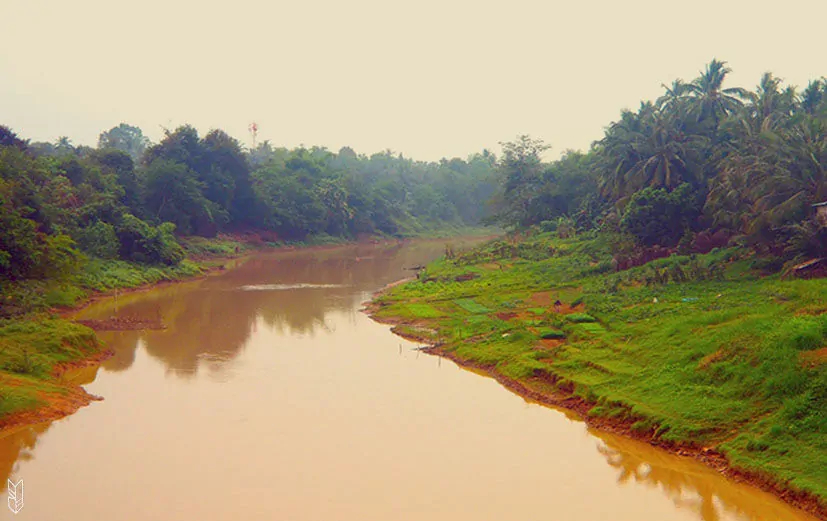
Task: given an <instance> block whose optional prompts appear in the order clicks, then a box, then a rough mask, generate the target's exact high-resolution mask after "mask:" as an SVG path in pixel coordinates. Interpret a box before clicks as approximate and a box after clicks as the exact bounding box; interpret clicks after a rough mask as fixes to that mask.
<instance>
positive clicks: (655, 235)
mask: <svg viewBox="0 0 827 521" xmlns="http://www.w3.org/2000/svg"><path fill="white" fill-rule="evenodd" d="M698 214H699V212H698V208H697V204H696V203H695V194H693V192H692V188H691V187H690V186H689V185H688V184H682V185H680V186H679V187H677V188H676V189H675V190H672V191H671V192H668V191H666V190H665V189H663V188H652V187H649V188H645V189H643V190H641V191H639V192H637V193H635V194H634V195H633V196H632V197H631V199H630V200H629V203H628V204H627V205H626V208H625V210H624V212H623V217H622V219H621V220H620V228H621V230H622V231H624V232H626V233H629V234H631V235H633V236H634V237H636V238H637V239H638V240H639V241H640V242H641V243H642V244H644V245H647V246H652V245H655V244H660V245H664V246H673V245H675V244H677V242H678V240H679V239H680V238H681V236H683V235H684V234H685V233H686V232H688V231H689V230H690V229H691V226H692V224H693V223H694V222H695V220H696V219H697V217H698Z"/></svg>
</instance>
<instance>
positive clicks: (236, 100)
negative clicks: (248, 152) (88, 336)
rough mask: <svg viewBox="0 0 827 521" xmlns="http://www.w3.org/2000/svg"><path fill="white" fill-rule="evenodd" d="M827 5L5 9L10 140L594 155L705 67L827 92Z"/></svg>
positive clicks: (50, 5)
mask: <svg viewBox="0 0 827 521" xmlns="http://www.w3.org/2000/svg"><path fill="white" fill-rule="evenodd" d="M825 19H827V2H825V1H823V0H804V1H798V2H795V3H789V4H788V3H779V2H773V3H766V4H764V3H761V2H755V1H749V2H746V1H734V0H730V1H721V0H717V1H708V0H695V1H692V2H680V3H678V2H665V1H663V0H658V1H644V0H624V1H614V0H612V1H584V0H580V1H572V0H568V1H566V2H558V1H552V0H547V1H527V0H509V1H499V2H487V1H484V0H483V1H481V0H473V1H465V0H436V1H434V0H417V1H406V2H399V1H394V0H382V1H374V0H301V1H298V0H292V1H279V0H232V1H227V0H222V1H214V0H198V1H190V0H142V1H140V2H135V1H132V2H124V1H119V0H71V1H70V0H0V41H2V43H3V48H2V50H0V124H5V125H8V126H10V127H12V129H13V130H15V131H16V132H17V133H18V134H20V135H21V136H22V137H24V138H29V139H31V140H33V141H54V140H55V139H56V138H57V137H59V136H63V135H65V136H69V137H70V138H71V139H72V141H73V142H74V143H75V144H85V145H95V144H96V142H97V137H98V135H99V134H100V132H101V131H103V130H106V129H108V128H111V127H113V126H116V125H117V124H119V123H121V122H126V123H129V124H132V125H137V126H139V127H141V128H142V129H143V131H144V133H145V134H146V135H148V136H149V137H150V138H151V139H153V140H158V139H160V137H161V136H162V135H163V128H174V127H176V126H178V125H182V124H185V123H189V124H192V125H194V126H195V127H196V128H197V129H198V130H199V131H200V132H204V133H205V132H207V131H209V130H210V129H212V128H221V129H223V130H225V131H227V132H228V133H229V134H231V135H233V136H234V137H236V138H238V139H239V140H240V141H242V142H243V143H244V144H245V145H248V146H249V145H250V144H251V135H250V133H249V131H248V128H249V125H250V123H252V122H256V123H257V124H258V127H259V137H258V140H259V141H262V140H270V141H271V142H272V143H273V144H274V145H277V146H288V147H292V146H297V145H300V144H303V145H306V146H311V145H318V146H325V147H327V148H329V149H331V150H338V149H339V148H340V147H342V146H350V147H352V148H353V149H355V150H356V151H357V152H359V153H366V154H370V153H374V152H379V151H382V150H386V149H390V150H393V151H394V152H397V153H403V154H404V155H405V156H408V157H413V158H416V159H422V160H437V159H439V158H442V157H455V156H458V157H466V156H467V155H469V154H471V153H475V152H479V151H481V150H482V149H484V148H488V149H489V150H493V151H499V150H500V146H499V143H500V142H503V141H509V140H512V139H514V138H515V137H516V136H517V135H519V134H529V135H531V136H533V137H535V138H540V139H543V140H545V141H546V142H547V143H549V144H550V145H551V146H552V147H553V149H552V150H553V152H552V154H559V153H561V152H563V151H564V150H566V149H585V148H588V147H589V146H590V144H591V143H592V141H594V140H596V139H600V137H601V136H602V132H603V129H604V127H605V126H606V125H608V124H609V123H610V122H611V121H614V120H616V119H617V118H618V116H619V114H620V111H621V109H623V108H635V107H637V106H638V104H639V102H640V100H642V99H654V98H657V97H658V96H659V95H660V94H661V93H662V87H661V84H662V83H667V84H668V83H671V81H672V80H674V79H676V78H683V79H687V80H691V79H693V78H695V77H696V76H697V75H698V72H699V71H700V70H701V69H702V68H703V67H704V66H705V64H706V63H708V62H709V61H710V60H711V59H712V58H718V59H722V60H725V61H727V62H728V63H729V66H730V67H731V68H732V69H733V72H732V74H731V76H730V80H729V83H728V85H729V86H743V87H753V86H755V85H756V84H757V83H758V81H759V78H760V76H761V74H762V73H763V72H765V71H772V72H773V73H775V74H776V75H777V76H778V77H780V78H783V79H784V80H785V81H786V82H787V83H790V84H794V85H799V86H802V87H803V86H805V85H806V84H807V82H808V81H809V80H811V79H815V78H819V77H821V76H825V75H827V53H825V52H824V42H825V39H824V27H823V26H824V20H825Z"/></svg>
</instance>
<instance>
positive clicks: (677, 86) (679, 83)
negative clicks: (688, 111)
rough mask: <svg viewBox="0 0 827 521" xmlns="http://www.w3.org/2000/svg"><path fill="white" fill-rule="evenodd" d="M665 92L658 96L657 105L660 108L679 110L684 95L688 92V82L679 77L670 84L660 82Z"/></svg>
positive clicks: (684, 98) (684, 97)
mask: <svg viewBox="0 0 827 521" xmlns="http://www.w3.org/2000/svg"><path fill="white" fill-rule="evenodd" d="M661 87H663V88H664V89H665V90H666V92H665V93H664V95H663V96H661V97H660V98H658V101H657V106H658V108H659V109H661V110H670V111H675V110H680V107H681V105H682V103H683V102H684V101H685V100H686V95H687V94H689V92H690V86H689V84H688V83H686V82H685V81H683V80H681V79H677V80H675V81H673V82H672V84H671V85H666V84H663V83H662V84H661Z"/></svg>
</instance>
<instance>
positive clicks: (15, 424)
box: [0, 236, 493, 438]
mask: <svg viewBox="0 0 827 521" xmlns="http://www.w3.org/2000/svg"><path fill="white" fill-rule="evenodd" d="M492 237H493V236H492ZM433 240H437V239H433ZM404 242H407V240H381V241H380V240H365V241H359V242H349V243H342V244H329V245H327V244H323V245H317V246H301V247H298V246H273V247H263V248H262V247H257V248H256V249H254V250H252V251H248V252H245V253H242V254H239V255H234V256H209V255H207V256H204V255H202V256H201V257H199V259H198V260H199V261H200V262H202V264H201V268H202V269H203V270H204V272H203V273H202V274H199V275H194V276H192V277H183V278H180V279H175V280H160V281H157V282H152V283H149V284H142V285H140V286H135V287H131V288H119V289H113V290H107V291H92V292H90V293H89V295H87V296H86V297H85V298H84V299H83V300H81V301H80V302H78V303H77V304H75V305H74V306H68V307H61V308H54V309H52V310H51V311H52V312H53V313H56V314H57V315H58V316H60V317H61V318H65V319H68V320H73V319H74V318H75V316H76V315H77V314H78V313H79V312H81V311H83V310H84V309H86V308H88V307H89V306H91V305H92V304H96V303H99V302H101V301H107V300H114V299H118V298H119V297H123V296H125V295H132V294H138V293H146V292H149V291H153V290H158V289H161V288H164V287H167V286H172V285H178V284H183V283H189V282H195V281H199V280H203V279H205V278H207V277H210V276H214V275H219V274H221V273H223V272H224V271H226V270H227V269H234V268H237V267H238V266H240V265H241V264H242V263H243V262H244V261H246V260H247V259H248V258H250V257H252V256H254V255H260V254H266V253H270V252H291V251H301V252H314V251H327V250H335V249H338V248H345V247H348V246H353V245H357V244H361V245H365V244H374V245H389V244H403V243H404ZM203 263H206V264H203ZM229 263H232V264H231V265H230V266H227V264H229ZM73 321H74V322H76V323H78V324H81V325H84V326H86V327H88V328H90V329H92V330H93V331H95V332H100V331H129V330H136V331H146V330H152V329H164V328H165V326H164V325H163V323H162V322H161V321H160V319H158V320H153V319H137V318H136V319H135V320H131V319H130V317H127V318H126V319H124V317H111V318H104V319H94V320H83V319H77V320H73ZM113 354H114V351H112V350H111V349H108V348H104V349H102V350H101V351H98V352H96V353H94V354H92V355H89V356H87V357H84V358H81V359H78V360H73V361H71V362H64V363H61V364H58V365H56V366H55V368H54V369H53V371H52V376H53V378H55V379H56V380H58V382H60V383H63V386H62V388H61V389H60V390H56V391H55V392H39V393H38V398H39V399H40V400H41V402H42V405H40V406H39V407H37V408H34V409H29V410H23V411H18V412H15V413H12V414H8V415H6V416H3V417H0V438H3V437H6V436H9V435H11V434H13V433H14V432H15V431H18V430H20V429H22V428H25V427H29V426H32V425H36V424H41V423H49V422H52V421H55V420H59V419H61V418H64V417H66V416H69V415H71V414H74V413H75V412H77V411H78V409H80V408H81V407H85V406H87V405H89V404H91V403H92V402H96V401H102V400H103V399H104V398H103V397H102V396H97V395H94V394H90V393H88V392H87V391H86V390H85V389H84V388H83V387H82V386H83V385H84V384H87V383H90V382H91V381H92V380H94V377H93V378H92V379H91V380H88V381H81V382H78V381H76V380H77V379H76V378H71V377H69V378H67V375H69V374H71V373H74V372H76V371H78V370H81V369H86V368H91V369H94V370H95V371H96V370H97V368H98V367H100V364H101V362H104V361H105V360H108V359H109V358H111V357H112V356H113Z"/></svg>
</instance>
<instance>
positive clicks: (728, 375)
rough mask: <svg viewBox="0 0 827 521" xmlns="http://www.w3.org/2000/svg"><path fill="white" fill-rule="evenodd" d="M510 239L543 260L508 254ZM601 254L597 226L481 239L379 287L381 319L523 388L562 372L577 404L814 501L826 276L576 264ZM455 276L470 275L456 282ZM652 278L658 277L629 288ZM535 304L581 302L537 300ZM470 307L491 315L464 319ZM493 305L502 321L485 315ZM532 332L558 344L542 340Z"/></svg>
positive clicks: (823, 453) (824, 368)
mask: <svg viewBox="0 0 827 521" xmlns="http://www.w3.org/2000/svg"><path fill="white" fill-rule="evenodd" d="M506 245H508V246H509V247H508V248H505V246H506ZM521 246H522V247H523V249H526V250H529V251H540V250H542V249H545V250H546V251H548V250H552V251H554V254H553V255H551V256H545V257H543V258H538V259H536V260H526V259H521V258H519V257H516V256H513V255H514V254H515V253H516V252H518V251H520V249H521ZM610 249H611V241H610V240H608V239H607V238H606V237H605V236H601V235H597V236H594V237H585V236H583V235H580V236H578V237H575V238H570V239H562V238H560V237H557V236H555V234H553V233H545V234H539V235H534V236H531V237H528V238H525V239H523V240H522V241H521V242H517V241H512V242H511V243H510V244H509V243H508V242H505V241H492V242H489V243H487V244H485V245H483V246H481V247H479V248H477V249H475V250H472V251H469V252H463V253H460V254H459V255H457V257H456V259H454V260H441V261H439V262H436V263H434V264H432V265H430V266H428V267H427V269H426V272H427V274H428V278H429V279H431V280H432V281H431V282H423V281H421V280H420V281H415V282H410V283H408V284H404V285H401V286H396V287H394V288H392V289H391V290H389V291H388V292H387V293H385V294H384V295H383V296H382V298H381V301H382V303H383V304H384V306H383V308H382V311H381V313H380V314H381V316H385V317H393V318H396V319H403V320H404V319H406V318H408V319H411V320H414V321H415V323H416V324H417V327H419V328H420V329H422V328H429V329H431V330H434V331H438V332H442V333H438V334H437V335H436V336H435V338H438V339H440V342H441V343H443V345H442V348H443V349H446V350H448V351H451V352H452V353H453V354H454V355H455V356H456V357H457V358H458V359H460V360H463V361H467V362H470V363H474V364H482V365H485V366H487V367H491V368H492V370H494V371H496V372H498V373H499V374H501V375H503V376H505V377H508V378H513V379H516V380H518V381H519V382H520V383H521V384H522V385H523V386H525V387H527V388H528V389H530V390H532V391H536V392H540V393H543V392H548V388H547V387H546V385H547V384H545V383H544V382H548V381H549V380H550V379H551V380H553V381H556V382H565V383H566V385H565V389H567V390H571V389H574V392H575V393H576V394H578V395H580V396H583V397H585V398H586V399H588V400H591V401H592V402H593V403H595V407H594V408H593V409H592V411H591V413H590V414H594V415H599V416H602V417H618V418H623V419H625V420H626V421H631V422H633V423H634V427H633V428H634V429H635V430H638V431H640V432H642V433H648V434H654V435H655V436H656V437H658V438H660V439H662V440H664V441H667V442H680V443H687V444H692V445H696V446H704V447H715V448H717V449H719V450H721V451H723V452H725V453H726V455H727V457H728V458H730V460H731V461H732V462H734V463H735V464H736V465H738V466H741V467H743V468H747V469H751V470H756V471H760V472H763V473H766V474H767V475H770V476H773V477H775V478H776V479H778V480H779V482H783V483H787V482H789V483H792V484H794V486H796V487H799V488H800V489H803V490H807V491H811V492H814V493H816V494H818V495H820V496H822V497H827V487H825V485H824V484H825V483H827V471H826V470H825V469H827V443H825V442H824V436H823V433H824V430H825V429H826V428H827V423H826V422H825V417H827V409H826V408H827V400H826V399H825V389H827V363H825V362H827V361H825V359H824V358H823V353H822V352H821V350H822V348H823V347H824V346H825V345H827V318H824V317H825V315H823V314H822V313H823V310H824V309H826V308H827V301H826V300H825V297H824V296H825V295H827V279H814V280H794V279H793V280H786V279H784V280H782V279H779V278H777V277H768V278H763V279H762V278H758V277H756V276H755V275H754V274H753V273H752V272H751V270H750V269H749V265H750V262H751V259H750V257H749V256H746V257H745V253H746V250H744V249H743V248H729V249H720V250H714V251H712V252H710V253H708V254H704V255H694V256H690V255H687V256H671V257H666V258H661V259H657V260H655V261H652V262H649V263H647V264H645V265H643V266H639V267H636V268H633V269H630V270H628V271H624V272H619V273H600V272H596V271H595V270H594V269H593V268H592V267H590V266H589V264H590V263H598V264H599V263H600V262H602V260H604V259H606V258H610V255H611V254H610ZM492 258H498V259H503V260H502V261H500V262H499V264H498V265H494V264H495V263H492V261H491V259H492ZM468 272H474V273H477V274H478V275H479V277H478V278H475V279H472V280H466V281H464V282H455V278H456V277H457V276H458V275H461V274H464V273H468ZM655 273H657V274H662V277H663V278H662V279H661V280H659V281H658V282H654V281H653V282H652V283H651V284H646V283H642V281H643V280H645V279H646V278H647V277H652V276H654V274H655ZM678 273H681V274H682V275H678ZM541 298H542V300H541ZM549 299H551V300H552V301H553V300H554V299H561V300H563V301H564V302H571V303H572V304H574V303H575V302H577V303H582V304H583V305H585V306H586V312H583V313H568V312H567V311H566V310H563V311H562V312H559V313H557V312H554V310H553V306H551V305H548V306H547V307H542V308H541V307H538V305H537V303H539V302H543V301H544V302H548V300H549ZM469 301H470V302H473V303H474V304H477V305H484V306H485V307H486V308H488V309H489V310H490V311H489V312H488V313H487V314H475V312H476V309H474V308H471V309H468V308H469V306H467V303H468V302H469ZM463 304H466V305H463ZM412 305H414V306H415V309H416V310H419V311H421V312H420V313H411V311H410V306H412ZM427 306H430V307H427ZM425 310H428V311H427V312H425ZM442 310H444V312H443V311H442ZM500 312H509V313H514V314H515V315H516V316H514V315H510V316H513V318H512V319H510V320H508V321H504V320H499V319H498V318H496V317H497V313H500ZM448 331H450V332H453V334H451V335H446V334H445V333H444V332H448ZM540 339H555V340H560V341H562V342H559V343H555V344H554V347H553V348H551V349H549V347H548V346H549V344H547V343H546V344H544V343H541V342H540Z"/></svg>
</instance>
